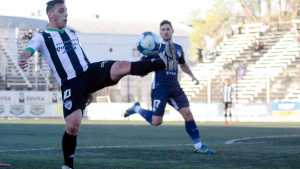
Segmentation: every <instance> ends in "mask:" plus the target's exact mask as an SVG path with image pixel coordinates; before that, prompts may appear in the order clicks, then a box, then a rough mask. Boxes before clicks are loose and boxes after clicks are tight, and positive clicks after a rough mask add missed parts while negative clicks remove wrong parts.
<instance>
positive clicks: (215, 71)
mask: <svg viewBox="0 0 300 169" xmlns="http://www.w3.org/2000/svg"><path fill="white" fill-rule="evenodd" d="M292 24H293V23H282V24H273V25H269V26H268V28H269V29H266V30H264V32H261V26H262V24H248V25H246V28H245V33H244V34H238V35H234V36H233V37H230V38H229V39H225V40H224V41H223V42H222V43H221V44H220V45H219V46H218V49H220V50H221V51H219V53H220V55H219V56H217V58H216V59H215V61H214V62H212V63H201V64H199V65H197V66H196V67H194V68H193V71H194V72H195V74H196V76H197V77H199V78H200V79H201V83H200V85H199V86H195V85H192V83H190V82H188V81H189V78H188V77H186V76H184V77H183V78H182V81H181V84H182V85H183V88H184V90H185V91H186V92H187V94H188V96H189V97H190V99H192V100H194V101H200V102H207V101H208V102H210V101H212V102H220V100H221V98H222V97H221V86H222V85H221V84H222V83H223V80H224V79H225V78H231V79H234V81H235V83H234V84H233V86H234V88H235V94H234V95H235V96H236V97H235V99H237V100H238V101H239V102H242V103H253V102H268V101H270V100H284V99H285V100H291V99H297V98H299V93H300V92H299V81H298V80H297V79H299V65H300V63H299V45H298V43H299V42H297V41H296V40H297V37H298V33H297V32H296V30H295V29H294V28H293V26H292ZM224 44H228V45H229V46H226V45H224ZM243 44H244V46H243ZM222 46H224V47H222ZM242 46H243V47H242ZM238 49H239V50H238ZM237 50H238V51H239V52H236V53H235V55H234V54H232V53H233V52H235V51H237ZM225 58H226V59H227V60H226V59H225ZM238 63H245V73H244V75H243V76H242V77H237V76H238V75H237V73H236V68H237V65H238ZM227 64H229V66H227ZM226 72H227V73H226ZM207 75H209V77H207Z"/></svg>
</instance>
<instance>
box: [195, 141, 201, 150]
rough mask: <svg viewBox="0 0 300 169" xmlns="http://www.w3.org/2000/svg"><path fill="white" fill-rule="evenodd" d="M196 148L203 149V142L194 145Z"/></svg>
mask: <svg viewBox="0 0 300 169" xmlns="http://www.w3.org/2000/svg"><path fill="white" fill-rule="evenodd" d="M194 147H195V149H200V148H201V147H202V143H201V142H199V143H196V144H194Z"/></svg>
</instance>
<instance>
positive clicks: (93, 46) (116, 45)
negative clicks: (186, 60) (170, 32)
mask: <svg viewBox="0 0 300 169" xmlns="http://www.w3.org/2000/svg"><path fill="white" fill-rule="evenodd" d="M79 38H80V41H81V44H82V46H83V48H84V50H85V52H86V54H87V55H88V57H89V59H90V60H91V61H92V62H94V61H101V60H128V61H135V60H138V59H139V58H137V57H133V52H132V50H133V48H135V47H136V44H137V40H138V38H139V35H120V34H99V33H98V34H94V33H80V34H79ZM174 40H175V41H176V42H178V43H179V44H181V45H182V46H183V48H184V50H185V53H186V54H187V51H188V48H189V39H188V37H175V38H174ZM109 48H113V52H112V53H110V52H109Z"/></svg>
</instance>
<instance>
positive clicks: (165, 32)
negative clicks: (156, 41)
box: [160, 24, 174, 41]
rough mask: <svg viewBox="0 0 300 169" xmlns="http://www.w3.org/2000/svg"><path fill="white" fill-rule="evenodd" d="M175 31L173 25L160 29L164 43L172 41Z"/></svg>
mask: <svg viewBox="0 0 300 169" xmlns="http://www.w3.org/2000/svg"><path fill="white" fill-rule="evenodd" d="M173 32H174V31H173V29H172V27H171V25H169V24H164V25H162V26H161V27H160V36H161V38H162V39H163V40H164V41H170V40H171V39H172V36H173Z"/></svg>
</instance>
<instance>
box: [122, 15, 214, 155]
mask: <svg viewBox="0 0 300 169" xmlns="http://www.w3.org/2000/svg"><path fill="white" fill-rule="evenodd" d="M173 32H174V30H173V27H172V24H171V22H170V21H167V20H164V21H162V22H161V23H160V36H161V37H162V40H163V42H162V44H161V48H160V52H159V55H160V57H164V58H165V59H166V60H167V62H166V63H167V65H166V68H165V69H163V70H157V71H155V78H154V82H153V84H152V92H151V98H152V110H146V109H143V108H142V107H141V106H140V104H139V103H138V102H136V103H135V104H134V105H133V106H132V107H131V108H129V109H128V110H127V111H126V113H125V114H124V117H128V116H130V115H132V114H135V113H138V114H140V115H141V116H142V117H143V118H144V119H145V120H146V121H147V122H149V123H150V124H151V125H152V126H159V125H161V123H162V121H163V115H164V112H165V107H166V104H167V103H169V104H170V105H171V106H172V107H174V108H175V109H176V110H177V111H179V112H180V114H181V115H182V117H183V118H184V120H185V128H186V132H187V134H188V135H189V136H190V137H191V139H192V141H193V144H194V148H195V149H194V152H197V153H205V154H212V153H214V151H213V150H211V149H209V148H208V146H207V145H205V144H202V142H201V140H200V135H199V130H198V127H197V125H196V122H195V121H194V118H193V115H192V113H191V110H190V108H189V101H188V99H187V97H186V95H185V93H184V91H183V90H182V88H181V87H180V84H179V82H178V77H177V76H178V64H179V65H180V67H181V70H182V71H183V72H185V73H187V74H188V75H189V76H190V77H191V78H192V80H193V81H195V82H196V84H198V80H197V78H196V77H195V76H194V74H193V73H192V71H191V70H190V68H189V66H188V65H187V64H186V62H185V59H184V53H183V49H182V47H181V46H180V45H179V44H177V43H174V42H173V40H172V35H173ZM153 57H154V58H155V57H159V56H158V55H156V56H149V57H146V58H144V59H152V58H153Z"/></svg>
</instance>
